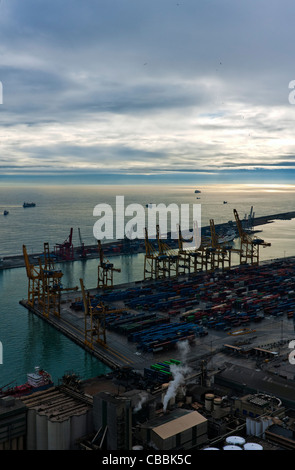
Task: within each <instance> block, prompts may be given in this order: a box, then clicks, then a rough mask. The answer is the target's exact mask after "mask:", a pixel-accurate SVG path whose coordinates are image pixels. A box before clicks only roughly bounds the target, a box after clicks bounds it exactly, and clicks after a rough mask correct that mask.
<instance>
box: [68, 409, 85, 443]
mask: <svg viewBox="0 0 295 470" xmlns="http://www.w3.org/2000/svg"><path fill="white" fill-rule="evenodd" d="M86 418H87V415H86V412H85V413H81V414H80V415H76V416H72V418H71V448H74V446H75V442H76V441H77V439H80V438H81V437H83V436H86V435H87V421H86Z"/></svg>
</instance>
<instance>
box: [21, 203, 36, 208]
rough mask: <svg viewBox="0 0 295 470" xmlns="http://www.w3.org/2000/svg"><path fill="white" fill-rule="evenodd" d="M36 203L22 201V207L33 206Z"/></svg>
mask: <svg viewBox="0 0 295 470" xmlns="http://www.w3.org/2000/svg"><path fill="white" fill-rule="evenodd" d="M35 206H36V204H35V203H34V202H24V203H23V207H35Z"/></svg>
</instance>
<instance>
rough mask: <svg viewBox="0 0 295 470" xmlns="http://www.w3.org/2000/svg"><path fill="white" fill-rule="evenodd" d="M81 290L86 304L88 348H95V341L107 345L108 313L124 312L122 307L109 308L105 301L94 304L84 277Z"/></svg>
mask: <svg viewBox="0 0 295 470" xmlns="http://www.w3.org/2000/svg"><path fill="white" fill-rule="evenodd" d="M80 285H81V292H82V298H83V305H84V331H85V336H84V343H85V345H86V346H88V348H90V349H93V348H94V341H95V342H96V343H97V344H100V345H101V346H104V347H107V340H106V321H105V320H106V315H107V314H110V313H119V312H122V311H123V310H122V309H115V310H108V309H107V307H106V306H105V305H104V303H103V302H98V303H97V304H96V305H94V306H93V305H92V303H91V298H90V295H89V292H88V291H87V292H86V290H85V286H84V282H83V279H80Z"/></svg>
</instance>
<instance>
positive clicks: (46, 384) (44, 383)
mask: <svg viewBox="0 0 295 470" xmlns="http://www.w3.org/2000/svg"><path fill="white" fill-rule="evenodd" d="M53 386H54V384H53V381H52V378H51V375H50V374H49V373H48V372H46V371H45V370H43V369H40V368H39V367H35V371H34V372H31V373H29V374H27V382H26V383H24V384H22V385H16V386H14V387H8V388H6V386H5V387H2V388H0V396H2V397H5V396H14V397H21V396H23V395H30V394H31V393H34V392H39V391H41V390H46V389H47V388H50V387H53Z"/></svg>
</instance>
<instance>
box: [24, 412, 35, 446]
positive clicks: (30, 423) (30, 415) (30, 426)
mask: <svg viewBox="0 0 295 470" xmlns="http://www.w3.org/2000/svg"><path fill="white" fill-rule="evenodd" d="M36 418H37V411H36V410H34V408H28V412H27V447H26V448H27V450H36V444H37V443H36Z"/></svg>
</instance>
